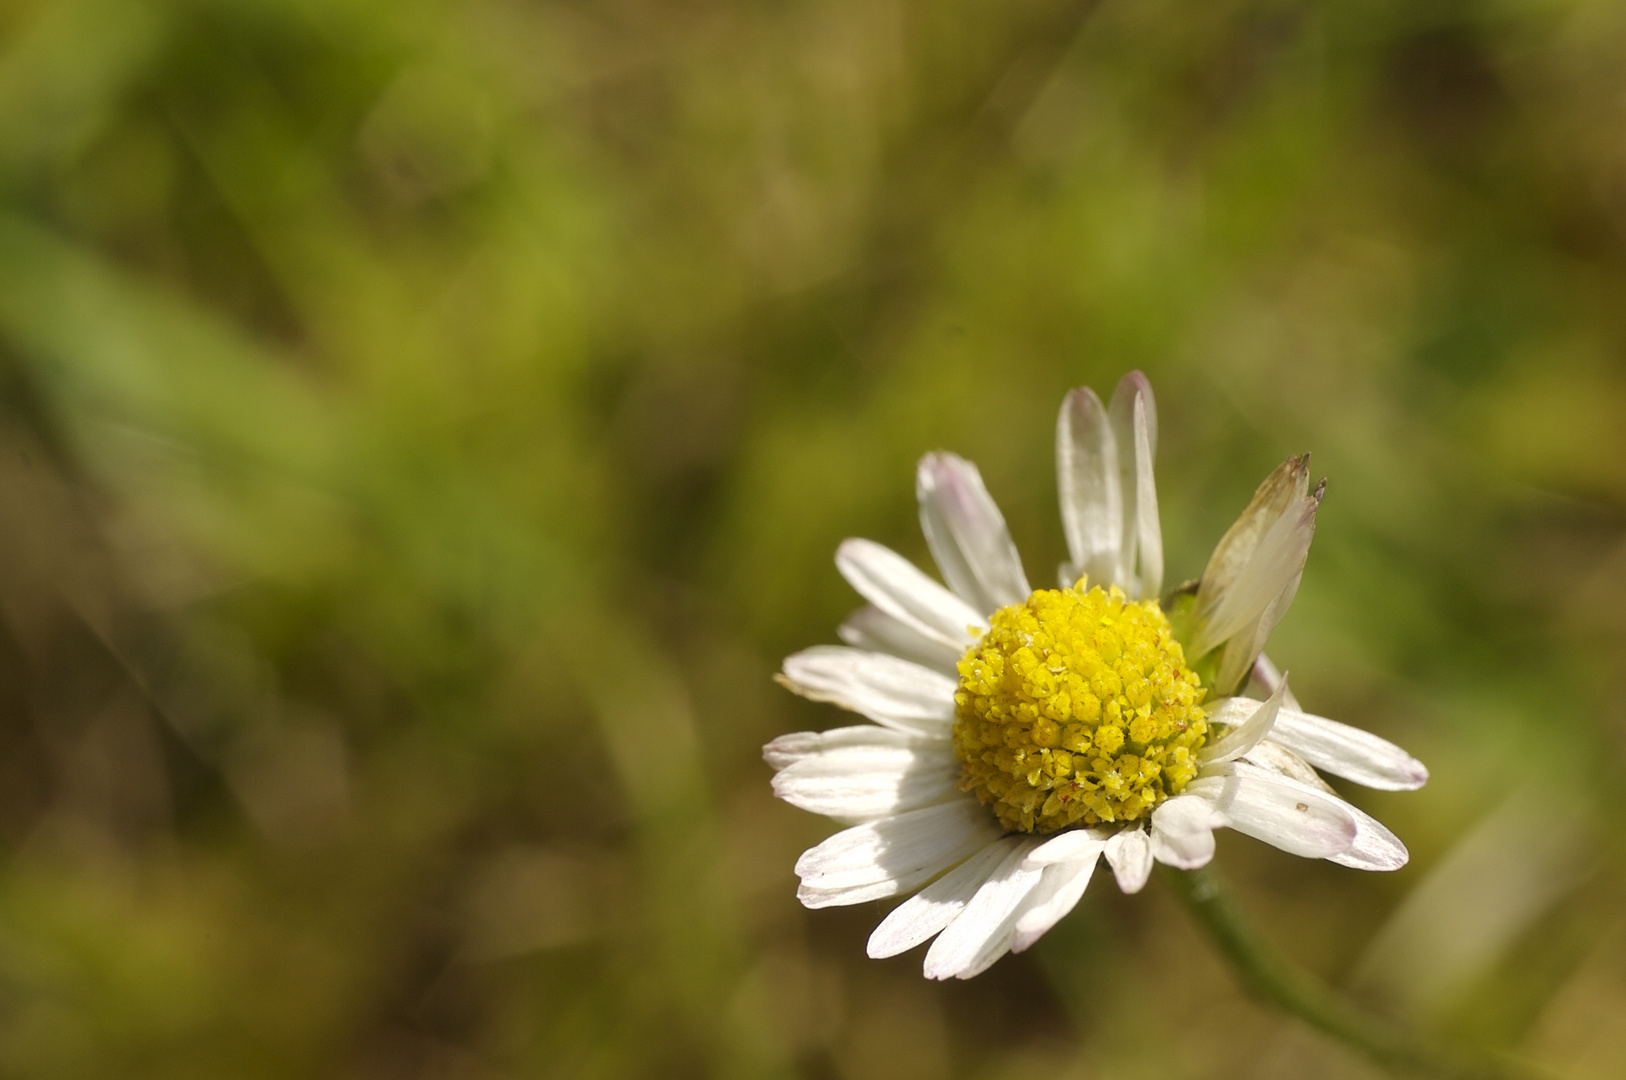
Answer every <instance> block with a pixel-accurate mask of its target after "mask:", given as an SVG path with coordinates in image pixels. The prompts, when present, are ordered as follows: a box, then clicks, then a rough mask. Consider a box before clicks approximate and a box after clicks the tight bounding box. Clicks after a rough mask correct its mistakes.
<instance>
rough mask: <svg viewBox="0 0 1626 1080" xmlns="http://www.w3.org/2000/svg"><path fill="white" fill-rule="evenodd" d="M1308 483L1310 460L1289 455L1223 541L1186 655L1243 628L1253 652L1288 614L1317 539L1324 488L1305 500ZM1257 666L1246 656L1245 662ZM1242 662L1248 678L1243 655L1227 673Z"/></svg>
mask: <svg viewBox="0 0 1626 1080" xmlns="http://www.w3.org/2000/svg"><path fill="white" fill-rule="evenodd" d="M1308 478H1309V457H1308V455H1306V456H1303V457H1296V458H1289V459H1288V460H1287V462H1286V463H1285V464H1283V465H1282V466H1281V467H1280V468H1278V469H1277V470H1276V471H1275V472H1273V473H1272V474H1271V475H1270V476H1269V477H1267V478H1266V480H1265V482H1264V483H1263V484H1261V485H1260V486H1259V490H1258V491H1257V492H1255V493H1254V497H1253V501H1252V502H1251V503H1249V504H1248V508H1247V509H1246V510H1244V511H1243V512H1242V516H1241V517H1239V518H1238V519H1237V521H1236V523H1235V524H1234V525H1232V526H1231V528H1230V529H1229V530H1228V531H1227V532H1226V534H1225V536H1224V537H1222V538H1221V539H1220V542H1219V544H1218V546H1216V547H1215V549H1214V554H1213V555H1212V556H1211V557H1210V558H1209V560H1208V566H1207V568H1206V569H1204V571H1203V577H1202V581H1201V583H1200V584H1199V585H1198V588H1197V599H1196V602H1195V604H1194V606H1193V608H1192V615H1193V618H1194V620H1195V623H1196V629H1195V631H1194V633H1193V635H1192V641H1191V647H1190V649H1189V650H1188V653H1189V654H1190V655H1191V657H1192V658H1194V659H1195V658H1196V657H1199V656H1202V655H1204V654H1206V653H1208V652H1210V651H1211V650H1213V649H1215V648H1217V647H1218V646H1220V645H1222V644H1224V643H1225V642H1226V641H1227V640H1228V639H1230V638H1232V637H1233V636H1236V635H1238V634H1241V633H1242V632H1243V631H1247V633H1248V641H1247V642H1246V643H1245V644H1246V648H1245V650H1244V651H1249V650H1251V648H1252V645H1253V643H1254V641H1255V640H1256V639H1257V640H1259V641H1261V642H1262V640H1263V638H1264V637H1267V636H1268V635H1269V632H1270V630H1271V629H1272V628H1273V627H1274V626H1275V623H1276V621H1279V620H1280V618H1281V616H1282V615H1284V614H1285V613H1286V611H1287V604H1288V603H1290V602H1291V600H1292V592H1293V591H1294V590H1296V589H1297V587H1298V585H1297V578H1298V575H1299V574H1301V573H1302V572H1303V570H1304V559H1305V556H1306V555H1307V554H1308V553H1309V550H1310V540H1311V538H1312V537H1313V536H1314V535H1315V514H1316V509H1317V508H1318V507H1319V506H1320V501H1321V495H1322V491H1323V488H1321V487H1318V488H1317V489H1316V490H1315V493H1314V494H1308V495H1307V494H1306V493H1305V492H1306V489H1307V486H1308ZM1284 596H1285V599H1284ZM1267 622H1268V625H1265V623H1267ZM1251 662H1252V658H1251V657H1248V658H1247V663H1251ZM1238 665H1241V669H1240V670H1241V672H1242V673H1245V672H1246V667H1247V664H1246V663H1243V662H1242V658H1240V657H1235V656H1233V657H1232V658H1230V663H1229V665H1228V668H1236V667H1237V666H1238ZM1229 674H1230V675H1231V677H1232V683H1231V685H1228V686H1224V687H1222V688H1221V690H1222V692H1229V690H1230V689H1232V688H1233V687H1234V685H1235V682H1236V681H1238V680H1237V677H1236V673H1235V672H1229Z"/></svg>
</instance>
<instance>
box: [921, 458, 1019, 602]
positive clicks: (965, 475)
mask: <svg viewBox="0 0 1626 1080" xmlns="http://www.w3.org/2000/svg"><path fill="white" fill-rule="evenodd" d="M915 494H916V496H917V497H918V498H919V500H920V527H921V529H922V531H924V532H925V534H926V543H927V545H928V546H929V547H930V548H931V549H932V557H933V558H935V559H936V560H937V568H938V569H939V570H941V571H942V573H943V580H944V581H946V582H948V584H949V588H951V589H953V590H954V591H955V592H957V593H959V594H960V596H961V597H962V598H964V599H965V601H966V602H967V603H969V604H970V605H971V606H972V607H973V608H975V609H976V610H977V611H979V612H982V613H983V614H985V615H992V614H993V613H994V612H995V611H997V610H998V609H1000V608H1002V607H1007V606H1009V605H1011V604H1019V603H1021V602H1022V601H1023V600H1026V599H1027V597H1028V593H1030V592H1032V590H1031V589H1029V588H1028V579H1027V575H1026V574H1024V573H1023V572H1022V557H1021V556H1020V555H1018V554H1017V551H1016V545H1015V544H1014V543H1012V542H1011V534H1010V530H1008V529H1007V528H1006V527H1005V518H1004V517H1003V516H1002V515H1001V514H1000V512H999V507H997V506H995V505H994V500H993V499H992V498H991V497H990V496H989V494H988V489H987V488H986V487H984V486H983V483H982V475H981V474H980V473H978V472H977V467H976V466H975V465H973V464H971V463H970V462H969V461H966V460H965V459H964V458H960V457H957V456H955V455H954V454H948V453H935V454H927V455H926V456H925V457H924V458H922V459H921V462H920V468H919V470H918V471H917V472H916V474H915Z"/></svg>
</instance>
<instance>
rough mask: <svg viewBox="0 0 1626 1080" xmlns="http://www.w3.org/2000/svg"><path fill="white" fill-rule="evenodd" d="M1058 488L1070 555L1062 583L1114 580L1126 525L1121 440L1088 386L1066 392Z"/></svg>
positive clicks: (1058, 439)
mask: <svg viewBox="0 0 1626 1080" xmlns="http://www.w3.org/2000/svg"><path fill="white" fill-rule="evenodd" d="M1056 489H1057V495H1058V497H1059V499H1060V502H1061V524H1062V531H1063V532H1065V533H1066V534H1067V552H1068V554H1069V555H1070V556H1071V557H1072V558H1071V561H1070V562H1068V563H1067V564H1065V565H1064V566H1063V567H1062V571H1061V579H1062V580H1061V584H1062V587H1063V588H1067V587H1070V586H1072V585H1073V584H1074V583H1075V582H1077V581H1078V579H1079V576H1080V575H1088V576H1089V578H1090V580H1091V581H1092V582H1093V583H1095V584H1097V585H1111V584H1112V583H1113V582H1114V581H1116V580H1117V578H1118V565H1119V558H1118V548H1119V545H1120V544H1122V543H1123V530H1124V525H1123V521H1124V507H1123V495H1122V488H1121V487H1120V484H1119V479H1118V443H1117V440H1116V439H1115V438H1114V437H1113V434H1112V425H1111V424H1110V423H1108V422H1107V411H1106V409H1105V408H1103V407H1102V405H1101V399H1100V398H1098V397H1096V396H1095V391H1093V390H1091V389H1089V388H1088V387H1082V386H1081V387H1079V388H1078V389H1077V390H1070V391H1068V393H1067V396H1066V397H1065V398H1063V399H1062V402H1061V413H1060V415H1058V416H1057V417H1056Z"/></svg>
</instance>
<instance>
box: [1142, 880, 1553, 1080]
mask: <svg viewBox="0 0 1626 1080" xmlns="http://www.w3.org/2000/svg"><path fill="white" fill-rule="evenodd" d="M1160 869H1161V870H1162V871H1163V876H1164V879H1165V880H1166V881H1167V882H1168V883H1169V885H1170V887H1171V888H1173V889H1174V891H1175V893H1176V895H1178V896H1179V897H1180V900H1181V902H1182V903H1184V904H1185V906H1186V909H1187V910H1188V911H1190V912H1191V914H1192V917H1193V918H1195V919H1196V920H1197V923H1198V925H1199V926H1201V927H1202V928H1203V930H1205V931H1206V932H1207V934H1208V937H1209V939H1210V940H1211V941H1212V942H1213V943H1214V945H1215V947H1216V948H1218V949H1219V951H1220V952H1221V953H1222V954H1223V955H1224V956H1225V958H1226V959H1227V960H1229V961H1230V962H1231V965H1232V966H1233V967H1234V968H1235V969H1236V972H1237V975H1238V976H1239V977H1240V978H1241V980H1242V982H1243V984H1244V985H1245V986H1246V987H1247V988H1248V989H1249V990H1251V991H1252V992H1253V993H1254V994H1257V995H1258V996H1259V997H1261V998H1264V999H1265V1000H1266V1001H1269V1002H1271V1003H1273V1004H1275V1005H1277V1006H1278V1007H1280V1008H1281V1009H1282V1010H1284V1011H1285V1012H1288V1013H1291V1014H1292V1015H1294V1016H1296V1017H1298V1018H1299V1019H1300V1020H1303V1021H1304V1022H1305V1023H1306V1024H1309V1025H1310V1026H1311V1027H1313V1028H1315V1029H1316V1030H1317V1031H1320V1032H1323V1033H1324V1034H1327V1035H1330V1036H1332V1037H1333V1038H1335V1039H1337V1040H1339V1041H1340V1042H1342V1043H1345V1044H1346V1045H1348V1046H1350V1047H1352V1048H1354V1049H1355V1050H1358V1051H1360V1052H1361V1053H1362V1054H1364V1055H1366V1057H1368V1058H1370V1059H1371V1060H1372V1061H1374V1062H1376V1063H1377V1064H1378V1065H1381V1066H1383V1067H1384V1068H1386V1069H1390V1070H1393V1071H1397V1072H1405V1073H1412V1074H1416V1075H1422V1076H1432V1077H1440V1078H1442V1080H1538V1078H1539V1080H1547V1076H1548V1074H1546V1073H1544V1072H1540V1071H1537V1070H1535V1069H1533V1068H1531V1067H1530V1066H1527V1065H1524V1064H1522V1063H1520V1062H1515V1061H1509V1060H1507V1059H1504V1058H1496V1057H1491V1056H1489V1055H1486V1054H1483V1053H1475V1052H1471V1051H1465V1050H1459V1049H1457V1048H1455V1047H1448V1046H1444V1045H1441V1044H1440V1043H1439V1042H1436V1041H1435V1040H1433V1039H1430V1038H1428V1037H1427V1036H1424V1035H1422V1034H1419V1033H1418V1032H1415V1031H1413V1030H1411V1029H1410V1028H1407V1027H1405V1026H1403V1025H1401V1024H1398V1023H1396V1022H1394V1021H1392V1020H1388V1019H1386V1018H1384V1017H1380V1016H1375V1015H1373V1014H1372V1013H1369V1012H1367V1011H1365V1010H1364V1009H1361V1008H1359V1007H1358V1006H1356V1005H1355V1004H1354V1003H1352V1002H1350V1001H1349V1000H1347V999H1346V998H1344V997H1343V996H1342V995H1341V994H1339V993H1337V992H1336V991H1334V990H1333V989H1331V988H1330V987H1328V986H1327V985H1326V984H1325V983H1323V982H1321V981H1320V980H1319V979H1317V978H1316V977H1315V976H1314V975H1311V974H1310V973H1309V972H1307V971H1305V970H1304V969H1303V968H1301V967H1299V966H1298V965H1297V964H1295V963H1293V961H1291V960H1289V959H1288V958H1287V957H1286V956H1284V955H1283V954H1282V953H1281V952H1279V951H1278V950H1277V949H1276V948H1274V947H1273V946H1272V945H1271V944H1270V943H1269V942H1268V941H1266V940H1265V939H1264V938H1263V937H1262V936H1261V935H1260V933H1259V931H1258V930H1257V929H1255V928H1254V925H1253V923H1252V922H1250V921H1249V919H1248V917H1247V915H1246V914H1244V913H1243V911H1242V909H1241V908H1240V907H1238V906H1237V903H1236V901H1234V900H1233V899H1232V898H1231V895H1230V893H1229V892H1228V891H1227V890H1226V888H1225V884H1224V882H1223V881H1222V880H1221V879H1220V878H1219V876H1218V875H1217V874H1215V873H1214V872H1213V871H1212V870H1211V869H1207V868H1205V869H1202V870H1175V869H1173V868H1172V867H1168V866H1164V867H1161V868H1160Z"/></svg>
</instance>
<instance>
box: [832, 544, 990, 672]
mask: <svg viewBox="0 0 1626 1080" xmlns="http://www.w3.org/2000/svg"><path fill="white" fill-rule="evenodd" d="M836 569H838V570H840V571H841V576H842V577H844V578H846V579H847V581H848V583H849V584H851V585H852V587H853V588H854V589H856V590H857V591H858V594H859V595H860V596H862V597H863V598H864V599H865V600H868V601H869V602H870V603H872V604H874V605H875V606H876V607H878V608H880V609H881V610H882V611H884V612H886V613H887V614H888V615H890V616H892V617H893V618H894V619H896V620H898V621H899V622H901V623H903V624H905V625H906V626H908V627H909V628H910V629H912V630H914V631H915V632H916V633H917V634H920V635H921V636H923V637H926V638H930V639H932V640H934V641H937V642H938V643H939V644H941V645H942V646H943V647H944V648H946V649H948V650H949V651H951V652H953V653H954V654H955V659H959V654H961V653H964V652H965V650H966V649H968V648H970V647H971V645H972V644H973V643H975V642H976V640H977V638H979V637H981V636H982V635H983V634H984V633H986V632H987V630H988V624H987V622H986V621H985V620H984V619H983V616H982V614H981V613H980V612H978V611H977V610H976V609H975V608H973V607H971V606H970V605H969V604H967V603H966V602H965V601H964V600H961V599H960V598H959V597H958V596H955V595H954V594H953V593H952V592H950V591H949V590H947V589H945V588H944V587H943V586H941V585H939V584H938V583H937V582H935V581H933V580H932V579H931V578H929V577H927V576H926V574H925V573H924V572H923V571H922V570H921V569H920V568H919V567H918V566H916V565H915V564H914V563H912V562H910V561H909V560H908V559H905V558H904V557H903V556H902V555H899V554H898V553H897V552H895V551H893V550H892V549H891V548H888V547H883V546H882V545H880V544H877V543H875V542H874V541H872V540H843V541H842V542H841V546H840V547H838V548H837V549H836ZM971 628H975V629H971Z"/></svg>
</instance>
